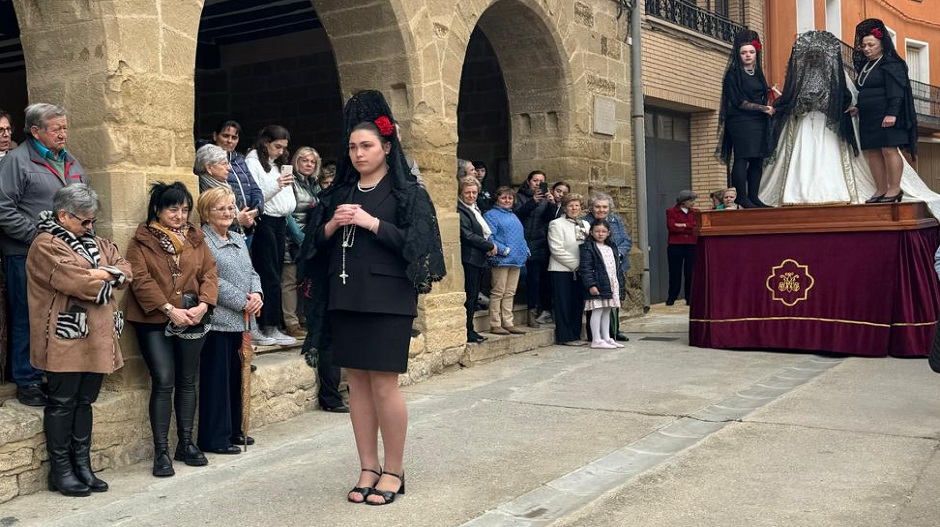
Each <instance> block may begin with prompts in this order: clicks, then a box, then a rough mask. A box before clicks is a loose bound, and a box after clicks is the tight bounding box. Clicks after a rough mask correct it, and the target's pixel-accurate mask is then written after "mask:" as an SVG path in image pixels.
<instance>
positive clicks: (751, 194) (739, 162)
mask: <svg viewBox="0 0 940 527" xmlns="http://www.w3.org/2000/svg"><path fill="white" fill-rule="evenodd" d="M743 46H754V47H755V48H756V49H757V59H756V61H755V64H754V69H753V71H748V70H746V69H745V68H744V66H743V65H742V64H741V58H740V52H741V47H743ZM766 107H767V80H766V79H765V78H764V70H763V69H762V68H761V45H760V40H759V39H758V36H757V33H755V32H754V31H750V30H744V31H742V32H740V33H738V34H737V35H736V36H735V39H734V48H733V49H732V50H731V57H730V58H729V60H728V69H727V70H726V71H725V76H724V80H723V81H722V89H721V111H720V113H719V128H718V135H719V143H718V149H717V151H716V152H715V153H716V155H717V156H718V158H719V159H720V160H721V162H722V163H724V164H725V165H728V166H729V167H730V170H729V173H728V180H729V181H728V183H729V184H730V185H731V186H733V187H734V188H735V189H736V190H737V191H738V199H737V203H738V204H739V205H741V206H743V207H746V208H754V207H766V206H767V205H765V204H764V203H763V202H761V200H760V197H759V196H758V193H759V192H760V181H761V175H762V170H763V163H764V158H765V157H767V155H768V154H770V134H769V132H770V116H768V115H767V114H766V113H765V109H766Z"/></svg>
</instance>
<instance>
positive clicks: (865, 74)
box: [858, 54, 884, 86]
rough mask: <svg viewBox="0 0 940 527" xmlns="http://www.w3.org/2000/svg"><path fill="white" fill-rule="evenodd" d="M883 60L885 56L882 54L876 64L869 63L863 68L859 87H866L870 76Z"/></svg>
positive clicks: (860, 73)
mask: <svg viewBox="0 0 940 527" xmlns="http://www.w3.org/2000/svg"><path fill="white" fill-rule="evenodd" d="M883 58H884V54H882V55H881V56H880V57H878V59H877V60H875V61H874V62H872V61H868V63H867V64H865V65H864V66H862V71H860V72H859V74H858V85H859V86H864V85H865V83H866V82H867V81H868V76H869V75H871V70H873V69H875V66H877V65H878V63H879V62H881V59H883Z"/></svg>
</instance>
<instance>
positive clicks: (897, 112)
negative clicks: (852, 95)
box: [852, 18, 917, 157]
mask: <svg viewBox="0 0 940 527" xmlns="http://www.w3.org/2000/svg"><path fill="white" fill-rule="evenodd" d="M867 35H873V36H875V37H876V38H878V39H879V40H880V41H881V49H882V52H881V57H880V58H878V59H876V60H868V58H867V57H865V55H864V54H863V53H862V52H861V51H860V49H861V43H862V39H863V38H865V36H867ZM878 35H881V36H878ZM852 62H853V63H854V65H855V72H856V79H855V85H856V86H857V87H858V102H857V103H856V107H857V108H858V129H859V142H860V143H861V144H862V150H872V149H877V148H885V147H892V146H896V147H900V148H906V149H908V150H909V151H910V152H911V155H912V156H915V157H916V155H917V111H916V110H915V109H914V94H913V91H912V89H911V80H910V78H909V77H908V73H907V63H905V62H904V59H902V58H901V57H900V56H899V55H898V52H897V50H896V49H895V47H894V42H893V41H892V40H891V36H890V34H889V33H888V30H887V28H886V27H885V26H884V23H883V22H882V21H881V20H878V19H875V18H870V19H868V20H864V21H862V22H861V23H859V25H858V27H857V28H856V32H855V51H854V52H853V53H852ZM886 116H894V117H896V118H897V121H896V122H895V124H894V126H888V127H883V126H881V122H882V120H884V118H885V117H886Z"/></svg>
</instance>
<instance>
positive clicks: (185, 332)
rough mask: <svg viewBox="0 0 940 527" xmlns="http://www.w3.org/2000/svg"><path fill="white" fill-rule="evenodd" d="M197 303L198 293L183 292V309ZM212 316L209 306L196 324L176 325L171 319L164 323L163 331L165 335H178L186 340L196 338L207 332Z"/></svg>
mask: <svg viewBox="0 0 940 527" xmlns="http://www.w3.org/2000/svg"><path fill="white" fill-rule="evenodd" d="M198 305H199V295H198V294H196V293H189V292H187V293H183V309H190V308H193V307H196V306H198ZM211 318H212V313H211V307H210V311H206V314H205V315H203V316H202V320H200V321H199V323H198V324H193V325H192V326H177V325H176V324H174V323H173V322H172V321H171V322H170V323H168V324H167V325H166V330H165V331H164V332H163V334H164V335H166V336H167V337H179V338H181V339H186V340H196V339H201V338H202V337H203V336H205V334H206V333H208V332H209V322H210V320H211Z"/></svg>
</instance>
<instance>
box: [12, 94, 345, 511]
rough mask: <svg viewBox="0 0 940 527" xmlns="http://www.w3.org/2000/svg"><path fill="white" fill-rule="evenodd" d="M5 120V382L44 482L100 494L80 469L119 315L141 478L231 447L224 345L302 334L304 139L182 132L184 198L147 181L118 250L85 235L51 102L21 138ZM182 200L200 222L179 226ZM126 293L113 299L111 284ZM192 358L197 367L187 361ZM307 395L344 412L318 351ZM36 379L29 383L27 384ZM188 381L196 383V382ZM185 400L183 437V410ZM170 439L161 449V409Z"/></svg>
mask: <svg viewBox="0 0 940 527" xmlns="http://www.w3.org/2000/svg"><path fill="white" fill-rule="evenodd" d="M12 121H13V117H12V116H11V115H10V114H8V113H6V112H3V111H2V110H0V250H2V252H3V271H4V280H5V285H6V289H7V295H6V299H5V300H6V302H5V304H4V303H2V302H0V307H2V308H4V309H5V310H6V313H3V312H0V316H5V315H6V314H9V320H10V326H9V346H8V349H9V351H10V356H11V357H10V358H11V363H12V375H11V376H12V379H13V381H14V382H15V383H16V385H17V399H18V400H19V401H20V402H21V403H23V404H26V405H30V406H42V407H44V417H43V427H44V432H45V434H46V447H47V451H48V454H49V460H50V472H49V481H48V483H49V488H50V490H58V491H60V492H62V493H63V494H66V495H70V496H86V495H88V494H89V493H91V492H104V491H106V490H108V485H107V483H105V482H104V481H102V480H100V479H99V478H98V477H97V476H96V475H95V474H94V472H93V471H92V469H91V463H90V443H91V428H92V423H93V419H92V403H94V402H95V400H96V399H97V397H98V394H99V392H100V389H101V385H102V382H103V378H104V375H106V374H110V373H113V372H114V371H116V370H117V369H119V368H120V367H121V366H122V364H123V358H122V354H121V349H120V336H121V334H122V332H123V329H124V325H125V323H130V324H131V325H132V326H133V327H134V329H135V334H136V336H137V341H138V344H139V346H140V349H141V354H142V356H143V358H144V361H145V362H146V365H147V367H148V369H149V371H150V376H151V394H150V404H149V414H150V423H151V430H152V433H153V440H154V466H153V474H154V475H155V476H162V477H165V476H172V475H173V474H174V470H173V461H174V460H175V461H182V462H184V463H186V464H187V465H194V466H201V465H205V464H207V463H208V460H207V458H206V456H205V455H204V453H203V452H212V453H216V454H238V453H240V452H241V449H240V448H239V447H238V446H237V445H246V444H252V443H253V441H254V440H253V439H252V438H250V437H247V436H246V435H245V434H244V433H243V424H242V407H241V389H242V383H241V373H242V371H243V369H244V368H247V367H248V362H247V361H243V360H242V357H241V356H240V353H241V352H242V351H243V338H242V336H243V334H245V333H249V332H250V335H251V339H252V343H253V344H255V345H290V344H294V343H296V342H297V340H296V339H297V338H298V337H302V336H304V334H305V331H304V330H303V325H304V320H303V318H304V317H303V312H304V309H303V308H302V307H301V308H298V304H301V305H302V304H303V302H304V300H305V299H306V298H307V297H308V296H309V290H308V288H305V287H304V286H303V283H304V282H303V280H302V277H301V276H299V274H298V272H297V264H296V259H297V254H298V251H299V249H300V246H301V244H302V242H303V237H304V227H305V221H306V218H307V213H308V212H309V211H310V210H311V209H312V208H313V207H315V206H316V205H317V202H318V195H319V194H320V192H321V191H322V190H323V189H324V188H327V187H328V186H329V185H330V184H331V180H332V177H333V174H334V173H335V165H329V166H325V167H324V166H323V165H322V160H321V158H320V156H319V154H318V153H317V152H316V150H314V149H313V148H310V147H301V148H298V149H296V152H295V153H294V155H293V157H291V158H288V150H287V148H288V142H289V140H290V137H289V133H288V131H287V130H286V129H284V128H283V127H280V126H268V127H265V128H264V129H262V130H261V131H260V133H259V134H258V136H257V138H256V140H255V142H254V144H253V146H252V148H250V149H249V150H248V152H247V154H246V155H244V156H243V155H241V154H240V153H237V152H236V151H235V147H236V145H237V144H238V140H239V135H240V133H241V127H240V126H239V125H238V123H236V122H234V121H226V122H224V123H222V124H221V125H220V126H219V127H218V128H217V129H216V130H215V131H214V133H213V134H212V139H211V141H205V142H201V143H200V144H197V152H196V163H195V166H194V171H195V173H196V174H197V175H198V176H199V187H200V195H199V199H198V200H194V198H193V195H192V194H191V193H190V190H189V189H188V188H187V187H186V186H185V185H184V184H183V183H181V182H173V183H169V184H167V183H155V184H153V185H152V187H151V189H150V199H149V203H148V207H147V211H146V219H145V220H144V221H143V222H142V223H140V225H139V226H138V227H137V230H136V231H135V233H134V234H133V236H132V238H131V240H130V242H129V244H128V247H127V249H126V251H125V253H124V255H123V256H122V254H121V252H120V251H119V250H118V248H117V246H116V245H115V244H114V243H112V242H111V241H109V240H106V239H103V238H100V237H98V236H96V234H95V232H94V227H95V224H96V223H97V221H98V217H97V214H98V212H99V208H100V201H99V199H98V196H97V194H96V193H95V191H94V190H93V189H91V188H90V187H89V186H87V185H86V183H87V175H86V173H85V170H84V169H83V168H82V166H81V164H80V163H79V161H78V160H77V159H76V158H75V157H74V156H73V155H72V154H71V153H70V152H69V151H68V150H67V149H66V142H67V138H68V117H67V112H66V110H65V109H64V108H62V107H60V106H56V105H52V104H45V103H37V104H32V105H30V106H29V107H27V108H26V110H25V113H24V121H25V123H24V131H25V134H26V139H25V141H23V143H22V144H20V145H16V144H15V143H13V142H12V141H11V131H12ZM197 210H198V213H199V219H200V222H201V227H200V226H197V225H194V224H193V223H192V216H191V213H193V212H196V211H197ZM124 288H127V289H129V293H128V294H127V295H126V303H125V305H123V306H118V305H117V302H116V301H115V299H114V292H115V291H116V290H118V289H124ZM200 362H201V365H200ZM319 366H320V367H318V369H317V370H318V376H319V379H320V397H319V400H320V404H321V407H322V408H323V409H324V410H328V411H334V412H348V411H349V410H348V407H346V406H345V404H344V402H343V399H342V397H341V396H340V393H339V391H338V390H339V378H340V376H339V369H338V368H336V367H334V366H332V365H331V364H325V363H323V362H321V363H320V364H319ZM44 380H45V382H43V381H44ZM197 381H198V383H197ZM197 395H198V401H199V403H198V411H199V433H198V435H197V434H196V433H195V430H194V427H195V421H196V411H197ZM173 414H175V420H176V433H177V436H178V442H177V444H176V449H175V451H174V452H173V453H172V454H171V453H170V450H169V440H168V435H169V430H170V421H171V415H173Z"/></svg>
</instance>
